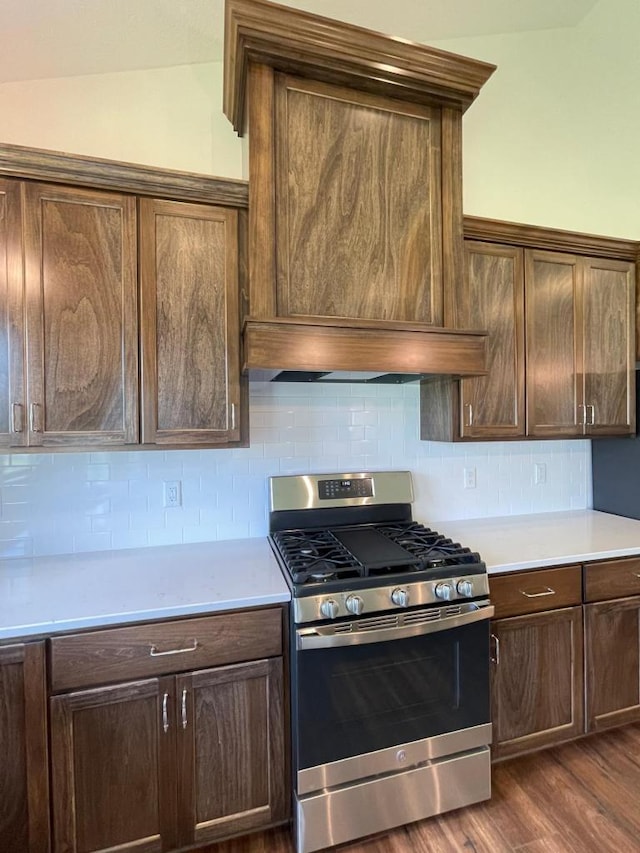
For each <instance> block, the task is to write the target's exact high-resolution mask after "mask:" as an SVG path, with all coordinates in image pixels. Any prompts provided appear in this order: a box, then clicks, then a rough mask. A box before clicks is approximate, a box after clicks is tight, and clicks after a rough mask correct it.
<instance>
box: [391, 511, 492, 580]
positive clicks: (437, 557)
mask: <svg viewBox="0 0 640 853" xmlns="http://www.w3.org/2000/svg"><path fill="white" fill-rule="evenodd" d="M376 530H377V531H378V532H379V533H382V534H383V535H384V536H387V537H388V538H389V539H391V540H392V541H393V542H395V543H396V544H397V545H400V546H401V547H402V548H404V549H405V550H406V551H408V552H409V553H410V554H412V555H413V556H414V557H417V558H418V559H419V561H420V564H421V566H420V567H421V568H422V569H431V568H438V567H440V566H458V565H471V564H473V563H478V562H480V555H479V554H477V553H475V552H473V551H472V550H471V549H470V548H465V547H463V546H462V545H460V544H458V543H457V542H454V541H453V540H451V539H447V537H446V536H443V535H442V534H441V533H438V532H437V531H435V530H430V529H429V528H428V527H424V526H423V525H422V524H419V523H418V522H417V521H410V522H398V523H391V524H379V525H377V526H376Z"/></svg>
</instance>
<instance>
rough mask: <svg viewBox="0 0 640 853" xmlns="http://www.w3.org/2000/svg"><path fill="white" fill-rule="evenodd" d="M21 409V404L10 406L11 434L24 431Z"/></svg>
mask: <svg viewBox="0 0 640 853" xmlns="http://www.w3.org/2000/svg"><path fill="white" fill-rule="evenodd" d="M22 409H23V406H22V403H12V404H11V432H22V431H23V429H24V423H23V419H22Z"/></svg>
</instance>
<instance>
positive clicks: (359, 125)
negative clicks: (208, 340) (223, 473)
mask: <svg viewBox="0 0 640 853" xmlns="http://www.w3.org/2000/svg"><path fill="white" fill-rule="evenodd" d="M494 68H495V66H493V65H488V64H487V63H484V62H478V61H476V60H473V59H468V58H465V57H461V56H457V55H455V54H451V53H447V52H444V51H441V50H437V49H434V48H430V47H426V46H424V45H419V44H415V43H412V42H407V41H405V40H401V39H395V38H391V37H388V36H384V35H382V34H379V33H375V32H371V31H369V30H365V29H362V28H360V27H355V26H352V25H349V24H344V23H341V22H338V21H333V20H330V19H328V18H323V17H319V16H317V15H312V14H309V13H306V12H301V11H299V10H297V9H292V8H290V7H286V6H280V5H276V4H274V3H270V2H267V0H226V8H225V66H224V75H225V76H224V111H225V114H226V115H227V117H228V118H229V120H230V121H231V122H232V124H233V126H234V128H235V129H236V131H237V132H238V133H239V134H240V135H245V134H248V138H249V218H248V253H247V254H248V267H249V292H248V295H246V297H247V298H246V301H245V305H246V306H248V310H247V311H246V316H245V319H244V328H243V352H244V355H243V366H244V369H245V370H248V371H249V373H250V375H251V374H252V373H255V371H265V370H266V371H271V372H275V371H279V370H283V371H310V372H312V373H313V372H316V373H317V374H319V375H320V376H323V375H324V374H326V373H327V372H330V371H350V372H353V371H368V372H376V373H381V374H412V375H414V376H416V377H419V376H422V375H426V374H451V375H458V376H469V375H478V374H482V373H484V372H485V338H486V333H485V332H483V331H464V330H460V329H457V328H456V318H455V309H454V305H455V300H454V298H453V294H454V292H455V288H459V287H461V286H462V282H463V276H464V244H463V220H462V114H463V112H464V110H465V109H466V108H467V107H468V106H469V105H470V104H471V102H472V101H473V100H474V98H475V97H476V96H477V94H478V92H479V90H480V87H481V86H482V85H483V84H484V82H485V81H486V80H487V79H488V77H489V76H490V75H491V73H492V72H493V71H494ZM261 375H264V374H261Z"/></svg>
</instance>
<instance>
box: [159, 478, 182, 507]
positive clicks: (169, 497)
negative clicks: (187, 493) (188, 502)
mask: <svg viewBox="0 0 640 853" xmlns="http://www.w3.org/2000/svg"><path fill="white" fill-rule="evenodd" d="M163 486H164V505H165V506H182V483H181V482H180V480H165V481H164V483H163Z"/></svg>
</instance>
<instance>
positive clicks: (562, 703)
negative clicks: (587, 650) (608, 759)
mask: <svg viewBox="0 0 640 853" xmlns="http://www.w3.org/2000/svg"><path fill="white" fill-rule="evenodd" d="M491 630H492V633H493V635H494V636H495V638H496V641H497V643H498V651H497V653H496V665H495V666H494V667H493V670H492V687H491V691H492V692H491V696H492V721H493V744H494V750H495V756H496V757H497V758H500V757H504V756H507V755H514V754H516V753H519V752H525V751H528V750H530V749H538V748H540V747H543V746H549V745H550V744H552V743H558V742H561V741H563V740H567V739H569V738H572V737H577V736H578V735H579V734H581V733H582V732H583V730H584V725H583V722H584V715H583V683H584V682H583V671H582V660H583V656H582V609H581V608H580V607H571V608H566V609H562V610H553V611H550V612H548V613H537V614H535V615H531V616H518V617H515V618H512V619H502V620H498V621H496V622H494V623H492V628H491Z"/></svg>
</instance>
